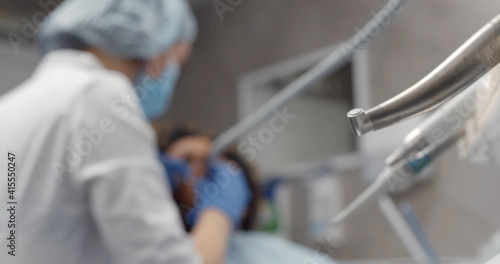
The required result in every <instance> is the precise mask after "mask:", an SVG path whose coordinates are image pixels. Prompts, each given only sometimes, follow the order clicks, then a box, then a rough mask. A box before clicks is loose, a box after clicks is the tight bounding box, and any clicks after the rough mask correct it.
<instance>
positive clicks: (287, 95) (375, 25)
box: [210, 0, 410, 159]
mask: <svg viewBox="0 0 500 264" xmlns="http://www.w3.org/2000/svg"><path fill="white" fill-rule="evenodd" d="M409 1H410V0H391V1H389V2H388V3H387V4H386V5H385V6H384V8H383V9H381V10H380V11H379V12H378V13H377V14H376V15H375V16H374V17H373V19H372V20H370V21H369V22H368V23H367V24H366V25H365V26H364V27H363V28H362V29H361V30H359V31H358V32H357V33H356V34H355V35H354V36H353V37H351V39H349V40H348V41H346V42H344V43H343V44H342V45H340V46H339V47H338V48H336V49H335V51H333V52H332V53H331V54H330V55H329V56H327V57H326V58H325V59H323V60H322V61H321V62H319V63H318V64H317V65H316V66H314V67H313V68H311V69H310V70H309V71H307V72H306V73H304V74H303V75H301V76H300V77H299V78H298V79H297V80H295V81H294V82H292V83H291V84H289V85H288V86H287V87H285V88H284V89H283V90H282V91H281V92H279V93H278V94H277V95H276V96H274V97H273V98H271V99H270V100H269V101H268V102H267V103H265V104H264V105H263V106H262V107H260V108H259V109H257V110H256V111H255V112H254V113H252V114H251V115H249V116H248V117H246V118H245V119H244V120H242V121H241V122H239V123H238V124H236V125H235V126H233V127H231V128H230V129H229V130H227V131H226V132H224V133H222V134H221V135H220V136H219V137H217V138H216V139H215V141H214V147H213V149H212V151H211V153H210V157H211V158H212V159H213V158H216V157H217V156H218V155H219V154H220V153H221V152H222V151H223V150H224V149H225V148H227V147H228V146H229V145H230V144H232V143H233V142H234V141H236V140H237V139H238V138H239V137H241V136H242V135H244V134H246V133H248V131H250V130H251V129H252V128H254V127H255V126H256V125H258V124H259V123H260V122H262V121H263V120H264V119H266V118H267V117H269V116H270V115H271V114H272V113H273V112H274V111H275V110H276V109H277V108H279V107H281V106H282V105H283V104H285V103H286V102H288V101H289V100H290V99H292V98H294V97H295V96H297V95H299V94H301V93H302V92H304V91H305V90H307V89H308V88H310V87H311V86H312V85H314V84H316V83H317V82H319V81H321V80H323V79H324V78H326V76H328V75H329V74H331V73H332V72H335V71H337V70H338V69H340V68H341V67H343V66H344V65H345V64H346V63H347V62H349V61H350V60H351V58H352V56H353V55H354V54H355V52H356V51H357V50H358V49H360V48H362V47H364V46H365V45H367V44H368V43H369V42H370V41H371V40H373V39H374V38H375V37H377V35H379V34H380V33H381V31H382V30H383V29H384V28H386V27H387V26H388V24H389V23H390V22H391V21H392V19H393V18H394V17H395V16H396V15H397V14H398V13H399V12H400V11H401V10H402V8H403V7H404V6H405V5H406V4H407V3H408V2H409Z"/></svg>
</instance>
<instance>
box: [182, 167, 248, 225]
mask: <svg viewBox="0 0 500 264" xmlns="http://www.w3.org/2000/svg"><path fill="white" fill-rule="evenodd" d="M195 193H196V197H195V205H194V208H193V209H191V210H190V211H189V212H188V214H187V219H188V221H189V224H190V225H191V226H193V225H194V224H195V223H196V221H197V219H198V217H199V216H200V214H201V213H202V212H203V211H204V210H206V209H217V210H219V211H220V212H222V213H223V214H224V215H226V216H227V217H228V218H229V220H230V221H231V223H232V227H233V228H237V227H238V226H239V225H240V222H241V219H242V217H243V215H244V214H245V212H246V211H247V208H248V205H249V204H250V200H251V199H252V193H251V190H250V187H249V185H248V182H247V179H246V178H245V175H244V174H243V171H242V170H241V169H240V168H238V167H237V166H236V165H234V164H233V163H230V162H227V161H221V160H218V161H215V162H213V163H212V164H210V165H209V170H208V173H207V175H206V176H205V177H204V178H203V179H201V180H199V181H198V182H197V183H196V186H195Z"/></svg>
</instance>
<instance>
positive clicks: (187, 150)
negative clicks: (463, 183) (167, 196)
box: [166, 136, 212, 209]
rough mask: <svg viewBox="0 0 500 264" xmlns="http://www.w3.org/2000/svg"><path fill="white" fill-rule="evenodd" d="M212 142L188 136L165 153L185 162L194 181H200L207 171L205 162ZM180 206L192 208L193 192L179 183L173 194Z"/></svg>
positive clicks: (188, 186)
mask: <svg viewBox="0 0 500 264" xmlns="http://www.w3.org/2000/svg"><path fill="white" fill-rule="evenodd" d="M211 148H212V141H211V139H210V138H208V137H206V136H188V137H184V138H181V139H179V140H177V141H175V142H174V143H172V144H171V145H170V147H169V148H168V149H166V151H167V153H168V154H169V155H170V156H172V157H174V158H177V159H181V160H184V161H186V162H187V163H188V164H189V167H190V169H191V171H192V172H193V176H194V177H195V180H197V179H200V178H201V177H203V175H205V174H206V171H207V161H208V155H209V153H210V149H211ZM174 195H175V198H176V200H177V201H178V202H179V203H180V205H181V206H182V207H184V208H182V209H186V208H185V207H188V208H187V209H189V208H192V207H193V206H194V190H193V188H192V186H190V185H188V184H187V183H184V182H181V183H180V184H179V188H178V189H177V191H176V192H175V193H174Z"/></svg>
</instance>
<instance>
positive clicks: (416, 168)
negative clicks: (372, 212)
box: [330, 130, 463, 227]
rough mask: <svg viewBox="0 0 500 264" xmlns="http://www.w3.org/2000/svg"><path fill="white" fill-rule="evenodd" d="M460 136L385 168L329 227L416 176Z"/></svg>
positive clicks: (460, 132) (458, 135) (461, 132)
mask: <svg viewBox="0 0 500 264" xmlns="http://www.w3.org/2000/svg"><path fill="white" fill-rule="evenodd" d="M461 135H463V130H459V131H458V132H456V133H455V134H454V135H453V136H452V137H450V138H449V139H448V140H446V141H445V142H444V143H442V144H440V145H437V146H434V147H428V148H426V149H425V150H423V151H421V152H420V154H421V156H419V157H417V158H415V159H413V160H409V161H405V162H399V163H397V164H395V165H393V166H387V167H386V168H385V169H384V170H383V171H382V172H381V173H380V174H379V176H378V177H377V179H375V181H374V182H373V183H372V184H371V185H370V186H369V187H368V188H367V189H366V190H365V191H363V192H362V193H361V194H360V195H359V196H358V197H356V199H354V201H352V202H351V203H350V204H349V205H348V206H347V207H346V208H345V209H344V210H342V211H341V212H340V213H338V214H337V215H336V216H335V217H334V218H333V219H332V220H331V221H330V226H332V227H335V226H337V225H338V224H340V223H342V222H343V221H345V220H346V219H347V218H348V217H350V216H352V215H353V214H354V213H356V212H357V211H359V210H360V209H361V208H363V207H365V206H367V205H368V204H370V203H371V202H373V201H374V200H376V199H377V198H378V197H379V196H380V195H382V194H386V193H388V192H390V191H391V190H392V189H394V188H395V186H396V185H397V184H398V183H400V182H401V181H405V180H407V179H408V178H410V177H413V176H416V175H418V173H420V172H421V171H422V170H423V169H424V168H425V167H427V166H429V165H430V164H431V163H432V162H433V161H434V160H436V159H437V158H438V157H439V156H440V155H441V154H443V153H444V152H446V150H447V149H449V148H450V147H451V146H453V145H454V143H456V142H457V140H458V139H459V138H460V136H461Z"/></svg>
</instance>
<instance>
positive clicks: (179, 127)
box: [154, 123, 260, 230]
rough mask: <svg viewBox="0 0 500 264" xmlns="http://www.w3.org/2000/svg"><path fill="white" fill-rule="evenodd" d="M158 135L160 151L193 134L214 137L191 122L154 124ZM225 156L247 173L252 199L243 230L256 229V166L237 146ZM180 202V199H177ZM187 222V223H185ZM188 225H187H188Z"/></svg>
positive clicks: (244, 219) (242, 225)
mask: <svg viewBox="0 0 500 264" xmlns="http://www.w3.org/2000/svg"><path fill="white" fill-rule="evenodd" d="M154 128H155V131H156V134H157V136H158V148H159V150H160V151H166V150H167V149H168V148H169V147H170V146H171V145H172V144H173V143H175V142H176V141H178V140H180V139H183V138H186V137H192V136H203V137H207V138H209V139H213V138H214V137H213V136H212V135H211V134H210V133H209V132H207V131H205V130H203V129H201V128H199V127H197V126H196V125H193V124H191V123H179V124H169V125H159V124H155V125H154ZM222 156H223V157H224V158H226V159H228V160H231V161H233V162H235V163H236V164H237V165H238V166H239V167H240V168H241V170H242V171H243V173H244V174H245V178H246V180H247V183H248V185H249V187H250V190H251V191H252V200H251V201H250V205H249V206H248V211H247V214H246V215H245V216H244V218H243V219H242V222H241V229H242V230H252V229H255V227H256V224H257V213H258V212H257V207H258V203H259V200H260V188H259V185H258V184H257V179H256V176H257V174H256V172H255V169H254V167H253V166H252V165H251V164H250V163H249V162H247V161H246V160H245V158H243V156H241V155H240V154H239V153H238V151H237V150H236V148H235V147H231V148H229V149H228V150H227V151H225V152H224V154H223V155H222ZM176 202H177V203H178V204H179V201H177V200H176ZM185 224H186V223H185ZM186 227H187V225H186Z"/></svg>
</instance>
